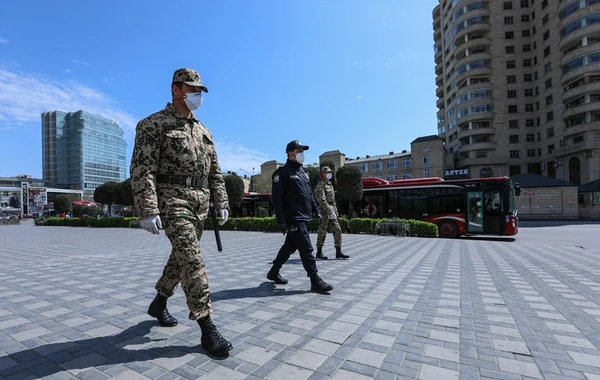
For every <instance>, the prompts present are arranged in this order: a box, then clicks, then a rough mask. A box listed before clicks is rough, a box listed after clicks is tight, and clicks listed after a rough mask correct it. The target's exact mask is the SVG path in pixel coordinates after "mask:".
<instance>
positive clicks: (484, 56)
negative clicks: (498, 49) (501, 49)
mask: <svg viewBox="0 0 600 380" xmlns="http://www.w3.org/2000/svg"><path fill="white" fill-rule="evenodd" d="M481 59H485V60H488V61H491V60H492V54H491V53H475V54H471V55H468V56H466V57H463V58H461V59H460V60H458V61H457V62H456V67H459V66H462V65H466V64H468V63H471V62H473V61H478V60H481ZM463 74H464V73H463Z"/></svg>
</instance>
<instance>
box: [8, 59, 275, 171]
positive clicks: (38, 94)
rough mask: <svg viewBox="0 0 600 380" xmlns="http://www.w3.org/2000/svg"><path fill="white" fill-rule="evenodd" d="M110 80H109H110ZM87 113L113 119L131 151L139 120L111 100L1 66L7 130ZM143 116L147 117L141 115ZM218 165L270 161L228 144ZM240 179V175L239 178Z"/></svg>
mask: <svg viewBox="0 0 600 380" xmlns="http://www.w3.org/2000/svg"><path fill="white" fill-rule="evenodd" d="M109 79H110V78H109ZM80 109H83V110H85V111H87V112H90V113H94V114H98V115H102V116H104V117H106V118H109V119H114V120H115V121H116V122H117V123H118V124H119V126H120V127H121V128H122V129H123V131H124V132H125V134H124V136H123V138H124V139H125V141H126V142H127V144H128V145H129V147H130V148H132V147H133V141H134V136H135V126H136V124H137V122H138V121H139V120H140V119H141V118H140V117H136V116H134V115H132V114H131V113H129V112H127V111H126V110H125V109H124V107H123V106H122V105H121V104H120V103H119V102H118V101H117V100H116V99H114V98H113V97H111V96H110V95H108V94H105V93H103V92H101V91H99V90H96V89H94V88H91V87H89V86H86V85H84V84H82V83H79V82H77V81H74V80H58V79H55V78H52V77H49V76H47V75H43V74H33V73H25V72H21V71H11V70H9V69H7V68H6V67H3V66H1V65H0V120H2V128H3V129H9V128H14V127H15V126H19V125H23V124H24V123H40V114H41V113H43V112H46V111H54V110H61V111H66V112H72V111H77V110H80ZM143 116H146V115H143ZM217 153H218V155H219V163H220V165H221V169H222V170H224V171H227V170H231V171H235V172H239V171H240V170H239V169H240V168H241V169H244V170H246V171H248V172H250V173H251V172H252V168H255V173H259V172H260V165H261V164H263V163H264V162H265V161H268V160H270V159H272V158H269V157H268V156H267V155H265V154H263V153H262V152H260V151H258V150H254V149H250V148H247V147H244V146H242V145H239V144H232V143H228V142H227V141H220V142H217ZM242 175H243V174H242Z"/></svg>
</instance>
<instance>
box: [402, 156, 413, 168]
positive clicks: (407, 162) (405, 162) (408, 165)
mask: <svg viewBox="0 0 600 380" xmlns="http://www.w3.org/2000/svg"><path fill="white" fill-rule="evenodd" d="M411 166H412V160H411V159H410V158H403V159H402V169H410V168H411Z"/></svg>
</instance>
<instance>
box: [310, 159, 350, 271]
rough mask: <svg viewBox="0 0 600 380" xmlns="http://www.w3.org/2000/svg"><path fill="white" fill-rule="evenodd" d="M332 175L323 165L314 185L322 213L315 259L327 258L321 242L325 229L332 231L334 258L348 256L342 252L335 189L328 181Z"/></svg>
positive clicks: (322, 241)
mask: <svg viewBox="0 0 600 380" xmlns="http://www.w3.org/2000/svg"><path fill="white" fill-rule="evenodd" d="M332 176H333V172H332V170H331V169H330V168H329V166H323V167H322V168H321V181H319V183H318V184H317V186H315V198H316V199H317V203H318V204H319V209H320V211H321V215H323V219H322V220H321V223H320V224H319V230H318V232H317V259H321V260H327V256H325V255H324V254H323V244H325V237H326V236H327V231H330V232H332V233H333V239H334V243H333V244H334V246H335V258H336V259H347V258H349V257H350V256H348V255H345V254H344V253H343V252H342V229H341V228H340V223H339V222H338V216H339V214H338V210H337V206H336V205H335V191H334V190H333V185H332V183H331V181H330V179H331V178H332Z"/></svg>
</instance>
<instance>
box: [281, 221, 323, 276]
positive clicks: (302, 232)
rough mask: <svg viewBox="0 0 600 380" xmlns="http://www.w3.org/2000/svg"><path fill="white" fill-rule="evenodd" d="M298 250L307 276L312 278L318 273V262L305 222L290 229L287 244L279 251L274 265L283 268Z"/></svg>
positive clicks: (286, 237) (286, 236) (286, 238)
mask: <svg viewBox="0 0 600 380" xmlns="http://www.w3.org/2000/svg"><path fill="white" fill-rule="evenodd" d="M296 250H298V252H300V259H301V260H302V265H303V266H304V270H306V274H307V275H308V276H310V275H312V274H313V273H317V272H318V270H317V260H316V259H315V256H314V255H313V246H312V243H311V241H310V235H309V234H308V229H307V228H306V223H305V222H298V223H296V224H295V225H291V226H290V227H289V228H288V231H287V234H286V235H285V242H284V243H283V245H282V246H281V248H280V249H279V252H278V253H277V257H276V258H275V260H273V265H275V266H278V267H281V266H282V265H283V264H285V263H286V262H287V261H288V259H289V258H290V255H291V254H292V253H294V252H296Z"/></svg>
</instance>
